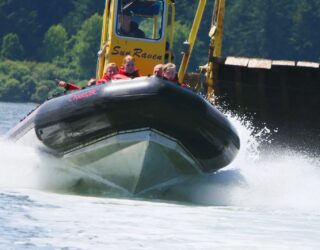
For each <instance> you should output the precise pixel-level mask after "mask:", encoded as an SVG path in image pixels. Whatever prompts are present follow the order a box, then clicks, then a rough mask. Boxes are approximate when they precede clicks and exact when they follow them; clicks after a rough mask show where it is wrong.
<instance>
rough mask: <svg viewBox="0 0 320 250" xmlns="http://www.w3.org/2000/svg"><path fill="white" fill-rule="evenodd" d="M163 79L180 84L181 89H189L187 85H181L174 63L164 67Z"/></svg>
mask: <svg viewBox="0 0 320 250" xmlns="http://www.w3.org/2000/svg"><path fill="white" fill-rule="evenodd" d="M162 76H163V79H165V80H168V81H171V82H173V83H176V84H178V85H179V86H181V87H187V85H186V84H185V83H180V82H179V79H178V75H177V69H176V65H175V64H173V63H167V64H166V65H164V66H163V73H162Z"/></svg>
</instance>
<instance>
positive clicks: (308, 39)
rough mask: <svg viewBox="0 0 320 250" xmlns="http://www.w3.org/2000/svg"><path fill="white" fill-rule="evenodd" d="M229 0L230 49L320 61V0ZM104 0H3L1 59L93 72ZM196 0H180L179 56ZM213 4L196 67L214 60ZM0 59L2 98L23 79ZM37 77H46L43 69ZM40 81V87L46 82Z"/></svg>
mask: <svg viewBox="0 0 320 250" xmlns="http://www.w3.org/2000/svg"><path fill="white" fill-rule="evenodd" d="M226 2H227V4H226V17H225V26H224V43H223V54H224V55H235V56H247V57H266V58H271V59H290V60H310V61H320V46H319V41H320V32H319V31H318V29H319V27H320V1H319V0H291V1H287V0H277V1H276V0H268V1H265V0H255V1H251V0H236V1H231V0H226ZM104 4H105V2H104V0H55V1H43V0H5V1H1V2H0V23H1V26H0V57H1V59H2V63H1V65H4V64H6V62H10V64H11V63H12V61H15V63H19V61H34V62H41V63H46V64H52V65H53V67H55V68H56V69H59V70H57V71H59V74H62V75H63V76H71V77H72V79H69V80H74V81H78V80H79V79H87V78H89V77H91V76H92V75H94V72H95V63H96V52H97V51H98V49H99V41H100V29H101V21H102V19H101V15H102V12H103V8H104ZM197 4H198V1H191V0H183V1H182V0H176V6H177V7H176V19H177V22H176V30H175V35H176V37H175V41H174V45H175V55H176V57H175V58H176V59H177V63H179V59H180V58H181V56H180V49H179V47H180V44H182V43H183V41H184V40H186V39H187V36H188V32H189V30H190V27H191V25H192V20H193V16H194V12H195V10H196V8H197ZM212 9H213V1H210V0H209V1H208V5H207V8H206V12H205V15H204V18H203V21H202V25H201V28H200V31H199V37H198V39H197V44H196V47H195V50H194V54H193V56H192V59H191V60H190V69H191V70H196V69H197V67H198V65H200V64H204V63H205V62H206V60H207V53H208V42H209V38H208V31H209V27H210V22H211V14H212ZM8 60H9V61H8ZM26 64H27V63H24V67H25V65H26ZM1 65H0V100H1V99H4V96H6V97H5V99H7V98H9V99H10V97H9V96H8V95H5V94H4V92H3V90H4V89H6V87H4V85H6V86H9V85H12V81H13V80H17V81H18V82H19V81H21V79H20V80H19V79H18V77H16V76H14V75H15V74H13V73H8V72H4V71H3V70H4V68H6V70H8V68H10V67H1ZM27 68H28V67H27ZM60 69H61V70H60ZM1 70H2V71H1ZM26 70H27V69H26ZM60 71H62V72H60ZM48 74H49V73H48ZM30 75H31V74H30ZM42 77H48V78H45V79H43V80H50V78H49V77H58V76H57V75H56V74H55V72H52V73H51V75H42ZM34 78H37V79H40V78H39V76H34ZM9 80H10V82H11V83H9ZM34 81H35V80H34ZM20 84H23V83H21V82H20ZM34 84H35V88H36V89H38V85H39V84H38V83H34ZM1 91H2V92H1ZM17 98H18V97H17ZM28 98H29V97H28ZM28 98H27V99H28ZM18 99H19V98H18ZM40 99H42V97H41V98H40ZM22 100H25V98H24V99H22ZM34 100H38V99H37V98H36V99H34Z"/></svg>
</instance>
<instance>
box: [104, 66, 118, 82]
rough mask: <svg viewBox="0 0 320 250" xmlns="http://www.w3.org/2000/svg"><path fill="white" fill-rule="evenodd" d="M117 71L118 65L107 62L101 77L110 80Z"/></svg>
mask: <svg viewBox="0 0 320 250" xmlns="http://www.w3.org/2000/svg"><path fill="white" fill-rule="evenodd" d="M118 73H119V69H118V66H117V65H116V64H115V63H108V64H107V67H106V69H105V71H104V75H103V79H106V80H108V81H111V79H112V77H113V76H114V75H116V74H118Z"/></svg>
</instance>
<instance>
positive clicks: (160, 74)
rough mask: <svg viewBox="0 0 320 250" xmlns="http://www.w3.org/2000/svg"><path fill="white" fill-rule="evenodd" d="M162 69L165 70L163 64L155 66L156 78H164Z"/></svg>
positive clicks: (154, 73)
mask: <svg viewBox="0 0 320 250" xmlns="http://www.w3.org/2000/svg"><path fill="white" fill-rule="evenodd" d="M162 69H163V64H157V65H156V66H154V68H153V75H154V76H158V77H161V76H162V73H163V72H162Z"/></svg>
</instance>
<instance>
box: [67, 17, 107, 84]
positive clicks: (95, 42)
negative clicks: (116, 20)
mask: <svg viewBox="0 0 320 250" xmlns="http://www.w3.org/2000/svg"><path fill="white" fill-rule="evenodd" d="M101 27H102V17H101V16H99V15H98V14H94V15H93V16H91V17H90V18H89V19H87V20H86V21H85V22H84V23H83V24H82V26H81V29H80V30H79V32H78V33H77V34H76V35H75V37H74V39H75V45H74V47H73V49H72V56H73V59H74V60H73V62H74V64H75V65H76V66H77V67H78V68H79V72H80V73H81V76H82V77H85V78H89V77H91V76H94V75H95V70H96V62H97V52H98V51H99V48H100V35H101Z"/></svg>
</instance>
